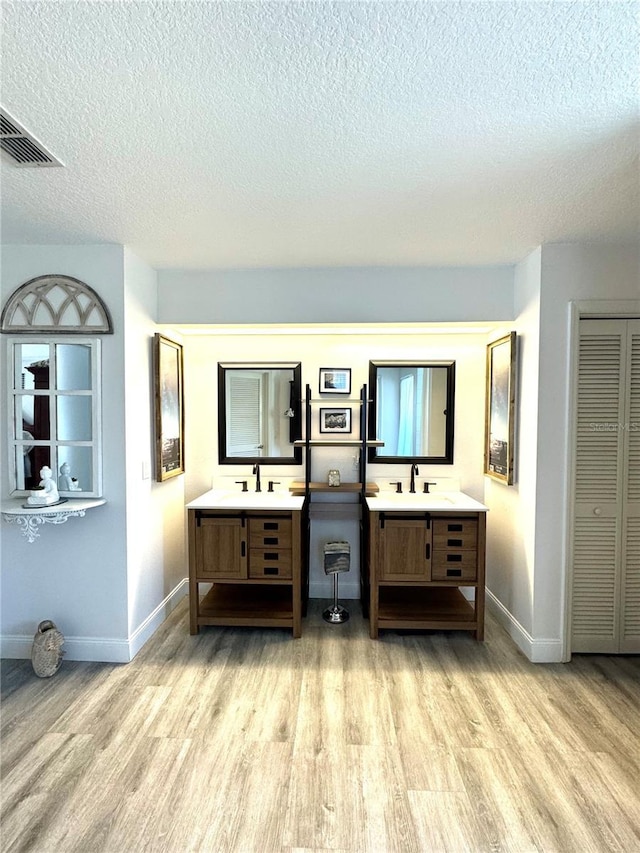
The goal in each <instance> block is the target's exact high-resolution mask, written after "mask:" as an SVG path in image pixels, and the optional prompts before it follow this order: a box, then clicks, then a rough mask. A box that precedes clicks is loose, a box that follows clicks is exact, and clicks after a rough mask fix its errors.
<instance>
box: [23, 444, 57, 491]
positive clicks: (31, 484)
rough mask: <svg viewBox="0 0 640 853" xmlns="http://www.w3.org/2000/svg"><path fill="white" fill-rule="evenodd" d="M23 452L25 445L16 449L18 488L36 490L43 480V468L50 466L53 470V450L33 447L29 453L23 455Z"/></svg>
mask: <svg viewBox="0 0 640 853" xmlns="http://www.w3.org/2000/svg"><path fill="white" fill-rule="evenodd" d="M27 446H28V445H27ZM23 450H24V445H23V446H22V447H17V448H16V481H17V482H16V486H17V488H18V489H35V487H36V486H38V485H39V484H40V480H41V479H42V477H41V475H40V470H41V469H42V467H43V466H44V465H48V466H49V468H53V465H52V463H51V448H50V447H32V448H31V450H30V451H29V452H28V453H23Z"/></svg>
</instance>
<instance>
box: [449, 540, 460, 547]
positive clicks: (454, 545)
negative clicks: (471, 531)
mask: <svg viewBox="0 0 640 853" xmlns="http://www.w3.org/2000/svg"><path fill="white" fill-rule="evenodd" d="M447 545H451V546H453V547H454V548H462V539H447Z"/></svg>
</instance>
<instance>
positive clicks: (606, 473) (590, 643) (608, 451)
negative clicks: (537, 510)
mask: <svg viewBox="0 0 640 853" xmlns="http://www.w3.org/2000/svg"><path fill="white" fill-rule="evenodd" d="M625 335H626V327H625V325H624V324H621V323H620V321H615V320H614V321H597V323H594V322H592V321H586V322H582V323H581V324H580V344H579V347H580V348H579V357H578V395H577V423H576V427H577V431H576V468H575V512H574V523H573V530H572V542H573V580H572V587H573V589H572V607H571V626H572V627H571V649H572V651H574V652H602V653H607V652H613V651H616V650H617V646H618V632H619V600H620V571H619V566H620V560H621V548H620V543H621V523H620V508H621V497H622V496H621V492H620V486H621V481H622V473H623V472H622V460H623V449H624V448H623V436H622V433H621V431H620V430H619V428H618V424H619V423H620V418H621V415H622V412H623V409H624V405H625V386H624V348H625Z"/></svg>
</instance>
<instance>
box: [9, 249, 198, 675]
mask: <svg viewBox="0 0 640 853" xmlns="http://www.w3.org/2000/svg"><path fill="white" fill-rule="evenodd" d="M47 273H60V274H63V275H70V276H73V277H75V278H78V279H80V280H81V281H84V282H86V283H87V284H88V285H90V286H91V287H93V288H94V290H96V291H97V293H98V294H99V295H100V296H101V298H102V299H103V300H104V302H105V303H106V305H107V307H108V308H109V311H110V313H111V316H112V319H113V324H114V332H115V333H114V334H113V335H103V336H101V346H102V396H103V405H102V419H103V470H104V476H103V496H104V498H105V499H106V501H107V502H106V504H105V505H104V506H102V507H99V508H96V509H93V510H90V511H88V512H87V514H86V516H85V517H84V518H81V519H70V520H69V521H67V522H66V524H63V525H59V526H55V527H54V526H53V525H43V526H42V527H40V537H39V538H38V539H37V540H36V541H35V542H34V543H33V544H29V543H28V542H27V540H26V539H25V538H24V536H23V535H22V533H21V532H20V530H19V529H18V528H17V526H13V525H12V526H10V525H8V524H7V523H5V522H3V523H2V524H1V525H0V535H1V537H2V542H1V546H0V554H1V555H2V571H1V578H0V581H1V585H2V610H1V614H2V623H1V628H0V630H1V637H2V655H3V656H4V657H27V656H29V655H30V653H31V642H32V640H33V635H34V633H35V630H36V628H37V625H38V623H39V622H40V621H41V620H42V619H53V621H54V622H56V624H57V625H58V626H59V628H60V629H61V630H62V632H63V634H64V635H65V638H66V642H65V652H66V656H67V658H68V659H71V660H74V659H79V660H112V661H128V660H130V659H131V657H132V656H133V655H134V654H135V652H136V651H137V650H138V649H139V648H140V647H141V646H142V644H143V643H144V642H145V640H146V639H148V637H149V636H151V634H152V633H153V631H154V630H155V629H156V628H157V627H158V625H159V624H161V622H162V621H163V619H164V618H165V617H166V615H167V613H168V611H169V610H170V609H171V607H172V606H173V605H174V604H175V601H176V600H177V599H178V598H179V596H180V595H181V594H183V593H184V592H185V591H186V584H185V583H184V578H185V573H186V558H185V547H184V478H182V477H177V478H175V479H174V480H171V481H169V482H167V483H162V484H160V483H155V481H154V480H153V479H151V478H152V477H153V465H152V464H151V459H152V448H153V405H152V403H153V398H152V390H151V389H152V369H151V352H152V350H151V341H152V337H153V333H154V331H155V330H156V326H155V314H156V311H157V288H156V284H157V282H156V278H157V276H156V273H155V271H154V270H152V269H151V268H150V267H148V266H147V265H146V264H144V263H143V262H142V261H140V260H139V259H138V258H136V256H135V255H133V254H132V253H131V252H129V251H128V250H125V249H124V248H123V247H122V246H82V247H78V246H74V247H61V246H59V247H56V246H28V247H25V246H5V247H3V250H2V303H3V304H4V302H5V301H6V299H7V298H8V297H9V295H10V294H11V293H12V292H13V291H14V290H15V289H16V288H17V287H19V286H20V285H21V284H24V283H25V282H26V281H27V280H29V279H30V278H33V277H34V276H38V275H44V274H47ZM1 343H2V346H3V360H4V358H6V340H3V341H2V342H1ZM125 365H126V368H125ZM6 383H7V373H6V371H2V389H1V391H0V394H1V397H2V407H3V417H2V430H3V432H2V447H3V454H4V455H5V458H4V460H3V462H4V463H5V464H3V466H2V470H3V474H2V496H3V499H6V497H7V496H8V493H9V482H8V474H7V467H8V466H7V464H6V446H7V442H6V440H5V438H6V425H7V416H6V408H7V399H8V395H7V387H6ZM143 470H144V472H145V474H146V475H147V476H146V478H145V479H143Z"/></svg>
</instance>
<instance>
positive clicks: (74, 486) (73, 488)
mask: <svg viewBox="0 0 640 853" xmlns="http://www.w3.org/2000/svg"><path fill="white" fill-rule="evenodd" d="M58 488H59V489H61V490H62V491H63V492H79V491H80V483H79V482H78V481H77V479H76V478H75V477H72V476H71V468H70V467H69V463H68V462H63V463H62V465H61V466H60V476H59V477H58Z"/></svg>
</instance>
